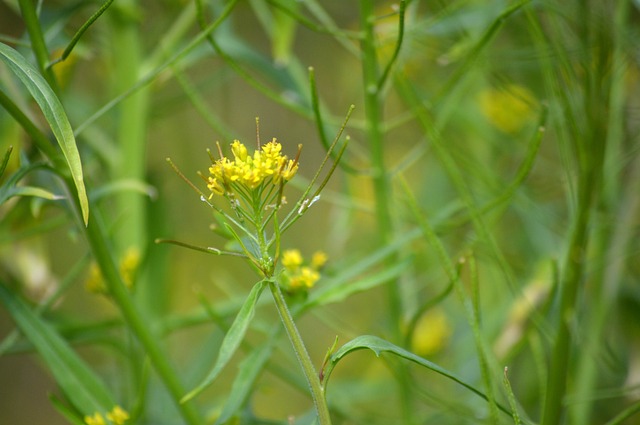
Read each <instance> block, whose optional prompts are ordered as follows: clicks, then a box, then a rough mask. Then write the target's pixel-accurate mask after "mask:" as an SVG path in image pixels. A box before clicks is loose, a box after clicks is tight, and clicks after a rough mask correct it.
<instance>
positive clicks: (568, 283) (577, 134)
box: [542, 4, 609, 425]
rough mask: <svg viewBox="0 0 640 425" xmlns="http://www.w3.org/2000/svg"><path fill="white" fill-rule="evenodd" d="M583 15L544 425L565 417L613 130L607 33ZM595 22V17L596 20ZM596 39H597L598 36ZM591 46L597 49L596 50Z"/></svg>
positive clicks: (585, 8) (586, 9)
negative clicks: (576, 123) (573, 162)
mask: <svg viewBox="0 0 640 425" xmlns="http://www.w3.org/2000/svg"><path fill="white" fill-rule="evenodd" d="M578 12H583V13H581V14H579V16H582V17H583V18H582V19H581V22H582V23H583V24H584V25H585V26H584V27H583V28H582V29H583V31H584V34H582V38H583V39H584V40H585V46H584V49H585V52H588V53H587V54H585V57H584V58H583V67H584V69H585V70H587V72H586V75H585V76H584V77H583V80H582V87H576V89H582V96H583V105H582V109H579V110H578V111H577V112H579V113H581V114H583V115H584V117H585V123H586V124H585V125H584V126H582V127H578V128H576V129H575V130H574V132H573V141H574V149H575V150H574V154H575V156H576V158H577V164H578V166H579V169H578V183H577V188H578V198H577V200H578V203H577V211H576V216H575V221H574V223H573V228H572V230H571V235H570V239H569V248H568V251H567V254H566V258H565V260H564V261H565V262H564V268H563V270H564V272H563V278H562V280H561V282H560V283H561V285H560V304H559V312H558V316H557V319H556V320H557V321H556V329H557V334H556V338H555V341H554V344H553V349H552V357H551V364H550V369H549V376H548V383H547V394H546V399H545V403H544V409H543V415H542V425H552V424H553V425H555V424H559V423H561V421H562V418H563V415H564V407H563V404H562V403H563V400H564V398H565V394H566V392H567V381H568V378H569V376H570V375H571V373H572V368H571V367H570V364H569V363H570V362H569V360H570V358H571V351H572V350H571V349H572V344H573V342H574V341H573V338H572V336H573V327H574V326H575V317H576V305H577V302H578V298H579V297H578V295H579V292H580V289H581V283H582V280H583V277H584V276H585V274H586V269H587V266H588V258H587V252H588V251H589V246H588V244H589V239H590V238H589V236H590V232H589V228H590V226H591V220H592V214H593V212H594V211H593V209H594V205H595V202H596V201H597V200H598V198H599V197H600V194H601V193H600V192H601V182H602V166H603V160H604V157H605V153H606V152H605V147H606V135H607V126H608V112H607V110H606V106H607V105H608V92H607V87H608V83H609V82H608V81H607V79H606V78H605V74H604V68H605V67H604V66H603V64H604V63H605V62H604V61H605V60H606V54H605V51H604V50H602V49H604V48H605V47H604V45H603V44H601V42H602V40H601V39H600V37H601V36H602V34H601V33H600V32H598V31H595V32H594V27H598V28H600V27H601V25H598V24H600V23H601V22H599V21H597V20H595V17H594V16H595V15H596V14H594V15H591V11H590V9H589V6H588V5H582V4H581V5H580V6H579V9H578ZM591 19H594V20H593V21H592V20H591ZM596 37H597V38H596ZM592 46H598V48H595V49H594V48H593V47H592Z"/></svg>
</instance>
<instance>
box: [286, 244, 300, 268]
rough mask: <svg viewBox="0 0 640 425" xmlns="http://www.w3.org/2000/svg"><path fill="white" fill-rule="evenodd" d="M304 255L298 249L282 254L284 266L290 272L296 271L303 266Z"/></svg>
mask: <svg viewBox="0 0 640 425" xmlns="http://www.w3.org/2000/svg"><path fill="white" fill-rule="evenodd" d="M302 261H303V259H302V254H300V251H298V250H297V249H288V250H286V251H285V252H283V253H282V265H283V266H284V267H285V268H287V269H290V270H295V269H297V268H298V267H300V266H301V265H302Z"/></svg>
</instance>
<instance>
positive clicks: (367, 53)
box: [360, 0, 413, 424]
mask: <svg viewBox="0 0 640 425" xmlns="http://www.w3.org/2000/svg"><path fill="white" fill-rule="evenodd" d="M375 19H376V16H375V13H374V1H373V0H360V28H361V31H362V35H363V38H362V40H361V42H360V49H361V54H362V81H363V85H364V112H365V118H366V128H365V131H366V134H367V139H368V140H369V148H370V160H371V168H372V178H373V190H374V195H375V215H376V221H377V234H378V243H380V244H381V245H382V246H385V245H387V244H389V243H390V242H391V240H392V238H393V229H392V220H391V211H390V210H389V200H390V199H392V198H393V197H392V194H391V190H390V187H389V186H390V185H389V176H388V173H387V169H386V164H385V150H384V135H383V128H382V125H383V123H382V97H381V93H380V84H381V83H382V81H381V79H380V72H379V68H378V59H377V56H376V44H375ZM400 41H401V40H399V42H400ZM384 78H386V75H385V76H384ZM397 257H398V256H397V255H392V256H391V257H390V258H389V260H387V262H386V264H387V265H393V264H395V263H396V262H397V261H398V258H397ZM386 289H387V299H388V311H389V314H388V317H389V323H390V328H391V329H390V330H391V332H392V335H393V339H394V340H395V341H396V342H398V343H402V341H403V340H404V338H403V337H402V334H403V331H402V303H401V296H400V289H399V285H397V284H396V282H388V283H387V284H386ZM396 372H397V374H396V375H397V377H398V386H399V392H400V398H399V399H400V409H401V412H402V413H401V415H402V422H404V423H407V424H410V423H412V422H413V420H412V412H413V408H412V406H411V398H412V397H411V389H410V382H409V374H408V370H407V368H406V366H405V365H399V366H398V369H397V371H396Z"/></svg>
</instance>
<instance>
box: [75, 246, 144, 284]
mask: <svg viewBox="0 0 640 425" xmlns="http://www.w3.org/2000/svg"><path fill="white" fill-rule="evenodd" d="M139 265H140V251H138V249H137V248H133V247H131V248H129V249H127V251H126V252H125V253H124V256H123V257H122V260H121V261H120V275H121V276H122V280H123V282H124V284H125V285H126V286H127V288H129V289H131V288H132V287H133V283H134V281H135V275H136V272H137V271H138V266H139ZM84 285H85V289H86V290H87V291H88V292H92V293H94V294H107V293H108V290H107V285H106V284H105V282H104V278H103V276H102V273H101V272H100V267H98V265H97V264H96V263H95V262H94V263H91V265H90V266H89V272H88V275H87V279H86V280H85V284H84Z"/></svg>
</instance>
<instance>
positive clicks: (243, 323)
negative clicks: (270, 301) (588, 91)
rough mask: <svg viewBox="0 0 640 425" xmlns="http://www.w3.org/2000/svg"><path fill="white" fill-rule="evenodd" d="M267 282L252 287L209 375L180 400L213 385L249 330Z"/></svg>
mask: <svg viewBox="0 0 640 425" xmlns="http://www.w3.org/2000/svg"><path fill="white" fill-rule="evenodd" d="M266 284H267V281H266V280H261V281H260V282H258V283H256V284H255V285H254V287H253V288H252V289H251V292H250V293H249V296H248V297H247V299H246V300H245V301H244V303H243V304H242V307H240V311H239V312H238V315H237V316H236V318H235V319H234V320H233V323H232V324H231V327H230V328H229V332H227V334H226V335H225V336H224V339H223V340H222V345H221V346H220V351H219V352H218V357H217V358H216V362H215V364H214V365H213V367H212V368H211V371H210V372H209V375H207V377H206V378H205V379H204V381H202V383H201V384H200V385H198V386H197V387H196V388H195V389H193V390H192V391H190V392H189V393H188V394H187V395H185V396H184V397H183V398H182V400H180V402H181V403H186V402H187V401H189V400H191V399H192V398H194V397H195V396H197V395H198V394H200V393H201V392H202V391H203V390H204V389H205V388H207V387H208V386H209V385H211V384H212V383H213V381H214V380H215V379H216V378H217V377H218V374H220V372H221V371H222V368H224V367H225V366H226V365H227V363H229V360H231V357H233V355H234V354H235V352H236V350H237V349H238V346H239V345H240V343H241V342H242V339H243V338H244V335H245V333H246V332H247V329H248V328H249V324H250V323H251V319H253V315H254V313H255V307H256V303H257V302H258V299H259V298H260V294H262V291H263V290H264V288H265V285H266Z"/></svg>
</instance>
